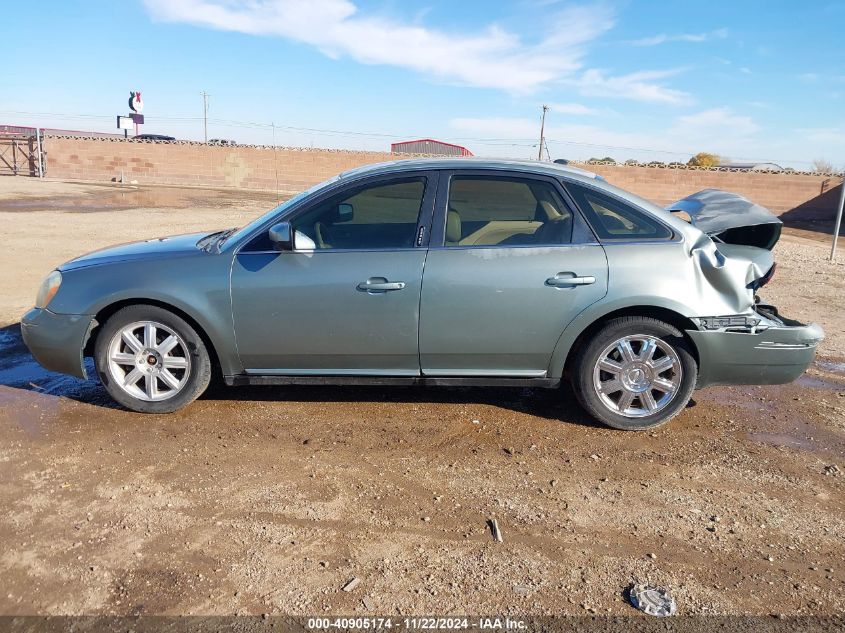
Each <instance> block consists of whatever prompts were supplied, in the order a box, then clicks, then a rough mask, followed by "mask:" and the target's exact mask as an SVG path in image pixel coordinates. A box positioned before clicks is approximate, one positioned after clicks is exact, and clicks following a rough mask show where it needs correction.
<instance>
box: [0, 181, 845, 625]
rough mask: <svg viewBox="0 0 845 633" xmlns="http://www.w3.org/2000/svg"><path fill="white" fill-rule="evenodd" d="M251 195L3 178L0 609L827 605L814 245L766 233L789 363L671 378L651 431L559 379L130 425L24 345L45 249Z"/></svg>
mask: <svg viewBox="0 0 845 633" xmlns="http://www.w3.org/2000/svg"><path fill="white" fill-rule="evenodd" d="M273 203H274V199H273V196H270V195H266V194H244V193H236V192H220V191H203V190H187V189H166V188H158V189H137V188H120V187H118V186H114V185H79V184H67V183H58V182H38V181H36V180H32V179H16V178H8V177H7V178H0V221H2V226H3V228H4V242H5V245H4V246H5V247H4V248H3V249H2V250H0V269H2V270H3V274H2V276H0V294H2V296H3V298H4V301H3V303H2V305H0V325H2V326H5V327H2V329H0V482H2V485H0V507H2V508H3V512H2V513H0V578H2V588H0V589H2V590H1V591H0V614H5V615H9V614H120V615H126V614H233V613H251V614H262V613H270V614H273V613H285V614H311V615H314V614H317V615H319V614H431V613H439V614H459V613H495V614H501V615H505V614H520V613H521V614H525V613H531V614H587V613H598V614H613V615H630V614H632V613H636V612H635V611H634V610H633V609H632V607H631V606H630V605H629V604H628V603H627V601H626V600H625V597H624V592H625V589H626V588H627V587H628V586H629V585H630V584H631V583H632V582H635V581H643V582H649V583H652V584H656V585H658V586H662V587H667V588H669V589H670V590H671V591H672V592H673V594H674V596H675V598H676V600H677V602H678V612H679V613H681V614H770V613H778V614H791V615H795V614H804V615H806V614H826V615H830V614H841V613H843V612H844V611H845V472H843V471H845V458H843V456H844V455H845V335H844V334H843V325H845V320H843V319H844V318H845V317H843V314H845V266H844V265H843V264H842V263H836V264H831V263H829V262H827V260H826V256H827V252H828V242H827V240H828V239H829V236H828V235H826V234H823V233H815V232H812V231H798V230H790V229H787V230H786V231H785V233H786V234H785V236H784V238H783V239H782V241H781V243H780V244H779V245H778V246H777V248H776V251H775V253H776V256H777V259H778V262H779V268H778V273H777V275H776V277H775V279H774V281H773V282H772V283H771V284H770V286H767V287H766V288H765V292H764V293H762V294H763V298H764V299H766V300H768V301H770V302H772V303H775V304H776V305H778V306H779V307H780V308H781V310H782V311H783V312H784V313H785V314H787V315H789V316H791V317H793V318H798V319H802V320H807V321H810V320H814V321H817V322H819V323H820V324H821V325H822V326H823V327H824V328H825V330H826V332H827V334H828V338H827V339H826V340H825V342H824V343H823V344H822V347H821V349H820V356H819V360H817V362H816V363H814V365H813V366H812V367H811V369H810V370H809V371H808V373H807V374H806V375H805V376H804V377H802V378H801V379H799V380H798V381H797V382H796V383H794V384H791V385H785V386H777V387H718V388H710V389H706V390H702V391H699V392H696V394H695V396H694V401H693V403H692V404H691V406H690V407H689V409H688V410H687V411H685V412H684V413H683V414H681V415H680V416H679V417H678V418H676V419H675V420H674V421H673V422H672V423H671V424H670V425H668V426H667V427H664V428H662V429H659V430H657V431H655V432H652V433H641V434H632V433H622V432H618V431H612V430H609V429H605V428H603V427H599V426H596V425H595V424H593V423H592V422H590V420H589V419H587V418H586V417H585V415H584V414H583V413H582V412H581V411H580V410H579V408H578V407H577V405H575V404H574V402H573V398H572V396H571V394H570V393H569V392H568V391H566V390H563V391H562V392H551V391H544V390H527V389H525V390H506V389H469V388H467V389H428V390H424V389H414V388H391V389H380V388H335V387H333V388H317V387H314V388H304V387H302V388H261V389H259V388H249V389H225V388H217V389H215V390H212V391H211V392H210V393H208V394H207V395H206V396H204V397H203V398H201V399H200V400H198V401H197V402H196V403H194V404H193V405H191V406H190V407H188V408H187V409H185V410H184V411H181V412H179V413H176V414H172V415H165V416H152V415H146V416H145V415H138V414H134V413H130V412H127V411H124V410H121V409H119V408H117V407H116V406H115V405H113V404H112V403H111V401H110V400H109V398H108V397H107V395H106V394H105V392H104V390H103V389H102V388H101V387H100V386H99V385H98V384H97V383H96V382H94V381H87V382H86V381H79V380H75V379H72V378H67V377H62V376H58V375H56V374H50V373H47V372H44V371H43V370H41V369H40V368H39V367H38V366H37V365H36V364H35V362H34V361H33V359H32V358H31V357H30V356H29V354H28V353H27V351H26V349H25V347H24V346H23V345H22V343H21V340H20V335H19V327H18V326H17V321H18V319H19V317H20V315H21V314H22V313H23V312H24V311H25V310H26V309H28V308H29V306H30V305H31V304H32V302H33V299H34V295H35V292H36V289H37V286H38V283H39V282H40V280H41V278H42V277H43V276H44V275H45V274H47V273H48V272H49V271H50V270H51V269H52V268H53V267H54V266H56V265H57V264H59V263H61V262H62V261H64V260H67V259H69V258H71V257H73V256H75V255H78V254H81V253H84V252H86V251H89V250H92V249H94V248H98V247H103V246H107V245H110V244H113V243H117V242H125V241H131V240H137V239H142V238H150V237H155V236H159V235H164V234H172V233H180V232H187V231H193V230H196V229H201V228H207V229H209V230H211V229H217V228H226V227H229V226H237V225H240V224H243V223H244V222H246V221H247V220H248V219H250V218H252V217H254V216H255V215H256V214H257V213H259V212H261V211H263V210H264V209H266V208H268V207H269V206H272V204H273ZM843 247H845V244H843ZM840 261H845V248H843V253H842V257H841V260H840ZM493 518H495V519H496V520H497V522H498V524H499V526H500V527H501V530H502V532H503V536H504V540H503V542H500V543H499V542H495V541H494V540H493V539H492V538H491V532H490V529H489V527H488V525H487V521H488V520H490V519H493ZM352 578H357V579H359V580H360V583H359V584H358V585H357V587H356V588H355V589H354V590H352V591H344V590H342V587H343V586H344V585H345V584H346V583H347V582H348V581H349V580H350V579H352Z"/></svg>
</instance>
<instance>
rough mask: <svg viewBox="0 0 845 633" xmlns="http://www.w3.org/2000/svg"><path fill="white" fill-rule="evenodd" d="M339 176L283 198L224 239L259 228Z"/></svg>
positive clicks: (235, 238) (247, 233) (234, 240)
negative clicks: (282, 200)
mask: <svg viewBox="0 0 845 633" xmlns="http://www.w3.org/2000/svg"><path fill="white" fill-rule="evenodd" d="M339 178H340V177H339V176H335V177H334V178H330V179H329V180H326V181H324V182H321V183H320V184H317V185H314V186H313V187H311V188H310V189H306V190H305V191H303V192H301V193H298V194H296V195H295V196H294V197H293V198H290V199H289V200H285V201H284V202H283V203H281V204H280V205H278V206H277V207H274V208H272V209H270V210H269V211H267V212H266V213H262V214H261V215H260V216H258V217H257V218H255V219H254V220H253V221H252V222H250V223H249V224H247V225H245V226H243V227H241V228H240V229H238V230H237V231H235V232H234V233H232V234H231V235H228V236H227V239H226V241H227V242H230V243H235V242H237V241H238V240H239V239H240V238H242V237H244V236H246V235H249V234H250V233H252V232H253V231H255V230H256V229H257V228H259V227H260V226H261V225H262V224H265V223H266V222H267V221H268V220H270V219H272V218H273V217H274V216H276V215H279V214H281V213H282V212H283V211H285V210H286V209H288V208H289V207H291V206H293V205H294V204H296V203H297V202H299V201H300V200H302V199H303V198H306V197H308V196H310V195H311V194H313V193H316V192H317V191H320V190H321V189H324V188H326V187H329V186H330V185H333V184H334V183H335V182H337V181H338V179H339Z"/></svg>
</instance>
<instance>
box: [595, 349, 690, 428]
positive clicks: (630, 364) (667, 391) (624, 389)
mask: <svg viewBox="0 0 845 633" xmlns="http://www.w3.org/2000/svg"><path fill="white" fill-rule="evenodd" d="M682 372H683V369H682V367H681V359H680V358H679V357H678V353H677V352H676V351H675V350H674V349H672V346H671V345H669V344H668V343H666V342H665V341H663V340H662V339H659V338H657V337H656V336H649V335H647V334H634V335H632V336H623V337H622V338H620V339H618V340H616V341H614V342H613V343H611V344H610V345H608V346H607V347H605V348H604V351H602V353H601V354H600V355H599V358H598V361H597V362H596V364H595V367H594V368H593V387H594V389H595V391H596V394H597V395H598V396H599V399H600V400H601V402H602V404H604V406H606V407H607V408H608V409H609V410H610V411H612V412H613V413H617V414H620V415H624V416H626V417H629V418H642V417H645V416H648V415H652V414H653V413H657V412H658V411H661V410H662V409H664V408H666V406H667V405H668V404H669V403H670V402H672V399H673V398H674V397H675V395H677V393H678V390H679V389H680V387H681V378H682Z"/></svg>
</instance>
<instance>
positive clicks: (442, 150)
mask: <svg viewBox="0 0 845 633" xmlns="http://www.w3.org/2000/svg"><path fill="white" fill-rule="evenodd" d="M390 152H391V153H392V154H433V155H435V156H472V155H473V154H472V152H471V151H469V150H468V149H467V148H466V147H461V146H460V145H453V144H452V143H444V142H443V141H436V140H434V139H433V138H421V139H417V140H416V141H402V142H401V143H392V144H391V145H390Z"/></svg>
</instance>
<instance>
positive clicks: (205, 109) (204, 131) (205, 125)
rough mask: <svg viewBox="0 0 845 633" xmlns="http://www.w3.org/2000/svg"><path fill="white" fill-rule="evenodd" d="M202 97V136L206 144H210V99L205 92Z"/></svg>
mask: <svg viewBox="0 0 845 633" xmlns="http://www.w3.org/2000/svg"><path fill="white" fill-rule="evenodd" d="M200 94H201V95H202V135H203V139H204V140H205V142H206V143H208V97H209V94H208V93H207V92H206V91H205V90H203V91H202V92H201V93H200Z"/></svg>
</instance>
